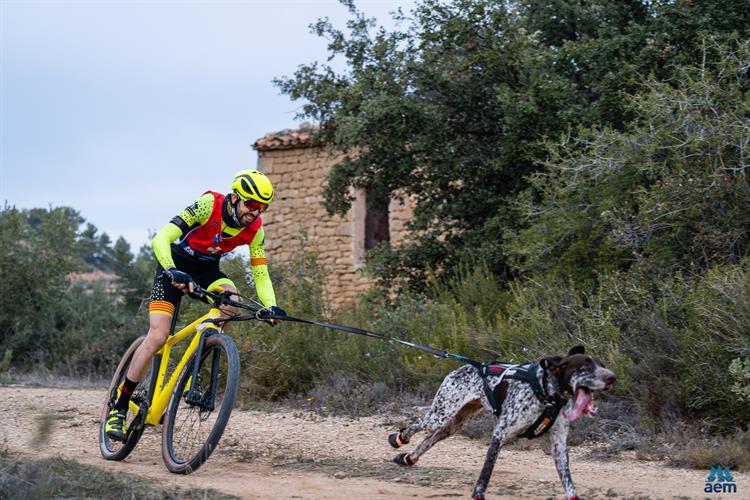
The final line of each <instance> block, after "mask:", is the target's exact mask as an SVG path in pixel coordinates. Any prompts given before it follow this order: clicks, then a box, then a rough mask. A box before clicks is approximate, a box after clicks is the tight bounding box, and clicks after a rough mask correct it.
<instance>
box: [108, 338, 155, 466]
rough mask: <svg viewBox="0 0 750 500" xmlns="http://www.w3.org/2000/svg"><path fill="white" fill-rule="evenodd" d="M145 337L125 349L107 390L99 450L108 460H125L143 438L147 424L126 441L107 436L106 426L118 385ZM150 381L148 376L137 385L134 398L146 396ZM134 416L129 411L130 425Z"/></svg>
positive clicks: (128, 421) (132, 433)
mask: <svg viewBox="0 0 750 500" xmlns="http://www.w3.org/2000/svg"><path fill="white" fill-rule="evenodd" d="M145 339H146V337H145V336H142V337H138V338H137V339H135V340H134V341H133V343H132V344H130V347H128V350H127V351H125V354H124V355H123V356H122V359H121V360H120V363H119V364H118V365H117V369H115V374H114V375H113V376H112V381H111V382H110V384H109V388H108V390H107V398H106V399H105V400H104V405H103V407H102V414H101V423H100V425H99V450H100V451H101V453H102V456H103V457H104V458H105V459H107V460H123V459H124V458H125V457H127V456H128V455H130V452H131V451H133V448H135V445H136V444H138V440H139V439H141V434H143V429H144V427H145V426H141V428H140V429H137V430H134V431H133V432H131V433H130V436H128V440H127V441H126V442H125V443H122V442H120V441H116V440H114V439H111V438H110V437H109V436H107V433H106V432H105V426H106V424H107V416H108V415H109V412H110V410H111V409H112V407H113V406H114V403H115V400H116V398H117V387H119V385H120V384H121V383H122V382H123V380H125V375H126V374H127V373H128V367H129V366H130V362H131V361H132V360H133V354H134V353H135V350H136V349H137V348H138V346H139V345H141V344H142V343H143V341H144V340H145ZM149 381H150V377H149V376H146V377H144V379H143V380H142V381H141V382H140V383H139V384H138V387H136V389H135V391H134V392H133V394H134V399H136V398H137V397H146V392H147V390H148V384H149ZM136 394H138V395H139V396H135V395H136ZM134 418H135V416H134V415H133V412H128V420H127V424H128V426H130V424H131V423H132V421H133V420H134Z"/></svg>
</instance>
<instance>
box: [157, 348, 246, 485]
mask: <svg viewBox="0 0 750 500" xmlns="http://www.w3.org/2000/svg"><path fill="white" fill-rule="evenodd" d="M216 356H218V358H216ZM215 359H216V361H215ZM195 362H196V355H195V354H193V356H192V358H191V360H190V361H189V362H188V363H186V364H185V366H184V367H183V369H182V372H181V373H180V376H179V379H178V381H177V383H176V384H175V388H174V390H173V391H172V396H171V399H170V401H169V405H168V406H167V412H166V414H165V416H164V428H163V429H162V457H163V459H164V464H165V465H166V466H167V469H169V470H170V471H171V472H174V473H176V474H190V473H191V472H194V471H195V470H197V469H198V468H199V467H200V466H201V465H203V463H205V461H206V460H208V457H209V456H211V453H212V452H213V450H214V449H215V448H216V446H217V445H218V444H219V440H220V439H221V436H222V434H223V433H224V428H225V427H226V425H227V422H228V421H229V415H230V414H231V413H232V407H233V406H234V399H235V396H236V394H237V387H238V385H239V379H240V358H239V353H238V351H237V347H236V346H235V344H234V341H233V340H232V339H231V338H229V337H227V336H226V335H222V334H213V335H210V336H208V337H207V338H206V340H205V345H204V348H203V353H202V356H201V360H200V363H201V364H200V368H199V376H198V381H197V386H196V387H197V388H198V389H199V393H200V394H202V395H205V394H210V393H211V390H210V387H211V378H212V373H216V387H215V389H216V391H215V392H216V396H215V398H213V399H214V401H215V406H214V408H213V409H207V408H205V407H201V406H200V405H192V404H190V403H188V402H187V394H188V392H189V386H188V382H191V385H192V380H191V379H192V374H193V366H194V364H195ZM214 363H217V364H216V368H213V366H214V365H213V364H214ZM207 399H208V400H210V399H211V398H207Z"/></svg>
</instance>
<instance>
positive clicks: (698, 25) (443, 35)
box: [276, 0, 750, 283]
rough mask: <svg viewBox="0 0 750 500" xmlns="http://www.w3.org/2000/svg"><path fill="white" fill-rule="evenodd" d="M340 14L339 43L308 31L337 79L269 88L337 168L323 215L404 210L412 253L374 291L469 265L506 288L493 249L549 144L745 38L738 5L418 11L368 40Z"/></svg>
mask: <svg viewBox="0 0 750 500" xmlns="http://www.w3.org/2000/svg"><path fill="white" fill-rule="evenodd" d="M343 3H344V4H345V5H347V6H348V7H349V10H350V12H351V20H350V21H349V22H348V23H347V28H348V30H349V33H348V34H346V33H344V32H343V31H341V30H338V29H336V28H334V27H333V26H332V25H331V23H330V22H329V21H328V20H326V19H324V20H320V21H318V23H316V24H315V25H314V26H313V29H314V31H315V32H316V33H317V34H318V35H320V36H322V37H325V38H327V39H328V41H329V45H328V48H329V53H330V58H335V57H342V58H344V60H345V62H346V64H347V69H346V71H344V72H340V73H337V72H336V71H335V70H334V69H333V68H332V66H331V65H325V64H324V65H321V64H318V63H313V64H308V65H303V66H301V67H300V68H299V69H298V70H297V72H296V73H295V74H294V76H293V77H291V78H281V79H278V80H276V84H277V85H278V86H279V87H280V88H281V90H282V91H283V92H285V93H287V94H288V95H290V96H291V97H292V98H294V99H304V100H305V101H306V102H305V104H304V105H303V107H302V111H301V113H300V116H301V117H304V118H312V119H314V120H316V121H318V122H319V123H320V139H321V140H322V141H324V142H326V143H327V144H328V145H329V146H330V147H331V148H333V149H334V150H337V151H339V152H343V153H344V156H343V160H342V161H341V162H340V163H339V164H338V165H336V166H335V167H334V168H333V169H332V171H331V173H330V175H329V177H328V181H327V185H326V187H325V189H324V195H325V198H326V206H327V207H328V208H329V210H330V211H332V212H337V213H344V212H345V211H346V210H347V209H348V208H349V206H350V202H351V195H350V193H351V191H350V188H352V187H354V188H364V189H366V190H367V191H368V193H375V194H374V196H375V197H376V198H377V199H378V200H379V202H380V203H385V202H386V200H387V199H388V198H389V197H390V196H392V195H393V194H394V193H395V192H399V193H404V194H405V195H408V196H412V197H414V199H415V200H416V203H417V206H416V210H415V218H414V221H413V222H412V223H411V229H412V230H413V231H414V234H415V238H414V241H413V242H412V243H411V244H408V245H406V246H403V247H401V248H398V249H394V248H383V247H381V248H379V249H378V250H376V252H374V254H373V255H374V256H375V257H376V258H375V260H374V261H371V262H372V264H373V266H374V267H373V268H374V269H375V270H376V271H377V274H378V276H379V277H380V278H381V279H384V280H388V279H390V278H394V277H396V276H408V277H409V278H410V280H411V281H412V282H413V283H420V282H421V281H422V280H423V279H424V276H425V273H426V271H427V270H428V269H429V268H433V269H435V270H436V271H437V272H447V273H451V272H452V271H453V270H454V269H455V266H454V263H456V262H460V261H466V260H467V259H481V260H484V261H486V262H487V263H488V264H489V265H490V267H491V269H492V270H493V271H494V272H495V273H497V274H499V275H500V276H504V277H510V276H513V275H514V273H513V269H512V268H511V267H510V266H509V262H508V256H507V255H506V254H505V252H504V250H503V249H504V245H503V244H504V243H505V237H506V236H507V235H512V234H513V231H512V230H513V229H515V228H518V220H517V218H516V214H515V212H514V211H513V209H512V207H513V205H514V203H515V199H516V197H517V196H518V195H519V193H521V192H523V191H524V190H525V189H526V188H527V187H528V182H527V178H528V176H529V175H530V174H533V173H535V172H539V171H540V170H542V169H543V168H544V164H545V161H547V160H548V159H549V157H548V154H549V149H548V148H547V147H546V146H545V141H546V140H547V138H550V137H559V136H560V135H561V134H564V133H567V134H572V135H575V133H577V127H579V126H581V125H584V126H594V125H599V126H608V127H611V128H613V129H615V130H621V129H622V128H623V127H624V126H625V124H626V123H628V122H629V121H630V120H631V119H632V117H633V115H632V114H630V113H631V111H630V110H629V108H627V106H626V99H625V98H626V96H627V94H628V93H633V92H634V91H635V90H636V89H638V86H639V85H640V84H641V82H642V80H643V78H644V77H645V76H648V75H650V74H651V75H653V76H654V78H655V79H656V80H657V81H665V80H667V79H669V78H672V76H673V75H675V74H676V72H677V71H678V68H679V67H680V66H681V65H685V64H694V63H695V62H697V61H699V60H700V58H701V57H702V51H701V50H700V47H701V40H702V39H703V38H704V36H705V34H707V33H713V34H715V35H717V36H719V35H721V36H722V37H724V38H726V37H729V36H730V35H732V34H737V33H739V34H740V35H741V36H743V35H747V34H748V30H749V29H750V9H747V8H746V2H744V1H739V0H734V1H729V0H726V1H722V2H672V1H657V2H640V1H625V2H611V1H607V0H600V1H586V2H583V1H550V0H548V1H541V0H536V1H532V0H526V1H521V2H498V1H496V0H492V1H490V0H459V1H452V2H445V1H439V0H422V1H421V2H419V3H418V4H417V6H416V7H415V8H414V10H413V11H412V13H411V17H409V18H407V17H405V16H403V15H400V16H399V17H400V19H401V21H402V26H404V25H406V26H405V28H403V29H400V30H395V31H393V32H386V31H385V30H383V29H379V30H377V31H375V32H374V34H372V33H371V32H372V31H373V28H374V21H373V20H369V19H367V18H366V16H365V15H364V14H363V13H362V12H360V11H359V10H357V9H356V7H355V6H354V4H353V2H352V1H344V2H343ZM708 4H710V5H708ZM727 12H731V13H732V14H733V15H732V16H731V17H728V16H726V15H725V13H727ZM508 229H510V230H511V231H507V230H508Z"/></svg>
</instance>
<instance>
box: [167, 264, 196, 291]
mask: <svg viewBox="0 0 750 500" xmlns="http://www.w3.org/2000/svg"><path fill="white" fill-rule="evenodd" d="M166 273H167V276H168V277H169V279H171V280H172V285H173V286H174V287H176V288H179V289H180V290H182V291H183V293H185V292H187V293H193V289H194V287H195V284H194V283H193V278H192V277H191V276H190V275H189V274H188V273H184V272H182V271H180V270H178V269H177V268H176V267H173V268H170V269H167V271H166Z"/></svg>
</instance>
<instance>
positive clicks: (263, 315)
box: [164, 271, 283, 326]
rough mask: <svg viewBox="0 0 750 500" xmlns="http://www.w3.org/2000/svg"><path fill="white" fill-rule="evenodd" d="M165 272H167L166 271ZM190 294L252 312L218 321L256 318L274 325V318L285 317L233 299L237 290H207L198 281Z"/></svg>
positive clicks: (216, 304) (218, 304) (218, 321)
mask: <svg viewBox="0 0 750 500" xmlns="http://www.w3.org/2000/svg"><path fill="white" fill-rule="evenodd" d="M164 272H165V273H166V271H164ZM188 295H190V296H191V297H193V298H194V299H198V300H202V301H203V302H206V303H207V304H211V305H212V306H214V307H218V306H232V307H236V308H238V309H244V310H246V311H249V312H250V314H236V315H234V316H230V317H228V318H222V319H216V320H214V322H216V323H224V322H227V321H248V320H253V319H254V320H258V321H264V322H266V323H268V324H269V325H271V326H274V322H273V320H274V319H283V318H276V317H274V316H273V315H272V314H271V312H270V311H269V310H268V309H266V308H262V307H255V306H251V305H249V304H245V303H243V302H238V301H236V300H234V299H232V295H239V294H238V293H236V292H229V291H223V292H218V293H217V292H212V291H210V290H206V289H205V288H203V287H201V286H200V285H199V284H198V283H196V282H193V291H192V292H189V293H188ZM208 299H210V301H209V300H208Z"/></svg>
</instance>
